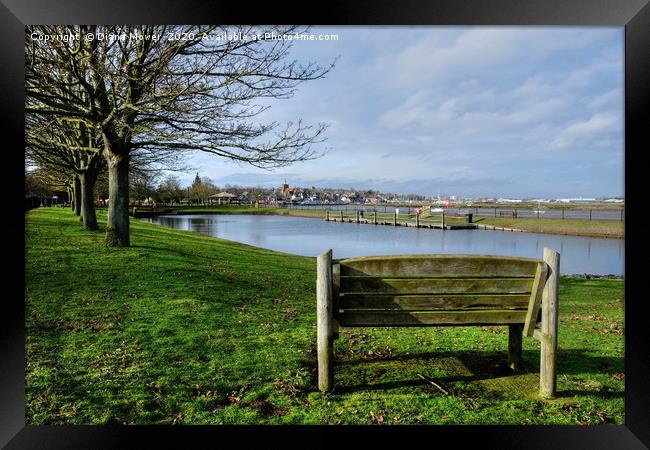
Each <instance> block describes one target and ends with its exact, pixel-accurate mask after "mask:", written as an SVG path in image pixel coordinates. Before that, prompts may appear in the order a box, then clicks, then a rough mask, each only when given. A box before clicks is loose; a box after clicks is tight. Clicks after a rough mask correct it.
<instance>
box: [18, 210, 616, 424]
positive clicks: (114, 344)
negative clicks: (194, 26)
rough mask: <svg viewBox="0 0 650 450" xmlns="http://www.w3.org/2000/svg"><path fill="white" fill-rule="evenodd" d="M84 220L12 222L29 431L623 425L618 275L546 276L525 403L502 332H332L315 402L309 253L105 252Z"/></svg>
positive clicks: (61, 217) (183, 243)
mask: <svg viewBox="0 0 650 450" xmlns="http://www.w3.org/2000/svg"><path fill="white" fill-rule="evenodd" d="M237 213H239V212H237ZM98 219H99V224H100V230H99V231H97V232H89V231H84V230H82V229H81V226H80V224H79V221H78V218H76V217H75V216H73V215H72V214H71V212H70V211H69V210H65V209H62V208H61V209H60V208H39V209H36V210H32V211H30V212H28V213H27V214H26V245H27V248H26V252H27V254H26V261H27V266H26V331H27V333H26V334H27V342H26V422H27V424H29V425H43V424H336V423H343V424H373V423H382V424H423V423H424V424H461V423H462V424H600V423H617V424H622V423H624V421H625V420H624V377H625V375H624V369H623V368H624V364H623V362H624V361H623V355H624V322H623V292H624V282H623V281H622V280H617V279H612V280H610V279H598V280H595V279H580V278H568V277H562V278H561V283H560V298H561V307H560V331H559V335H560V339H561V345H560V352H559V355H558V396H559V397H558V398H557V399H556V400H552V401H543V400H540V399H538V398H537V397H536V395H535V394H536V393H537V389H538V382H539V381H538V380H539V378H538V370H539V344H538V343H537V341H535V340H533V339H529V338H524V341H523V362H524V368H525V369H524V370H523V371H522V372H521V373H518V374H514V375H511V374H508V373H506V372H504V368H503V363H504V361H505V358H506V357H507V342H508V334H507V327H480V328H479V327H469V328H464V327H449V328H426V329H425V328H418V329H373V328H368V329H366V328H357V329H346V330H343V332H342V333H341V339H339V340H337V341H336V345H335V352H336V358H337V364H338V365H337V370H336V374H337V375H336V376H337V385H338V386H339V388H338V389H337V391H336V392H334V393H332V394H327V395H324V394H321V393H320V392H318V391H317V389H316V381H317V376H316V372H315V369H316V367H315V361H316V353H315V341H316V330H315V317H316V316H315V303H316V301H315V275H316V273H315V272H316V271H315V260H314V258H307V257H300V256H295V255H290V254H284V253H278V252H273V251H270V250H264V249H260V248H256V247H251V246H248V245H244V244H239V243H235V242H231V241H225V240H221V239H216V238H210V237H206V236H203V235H200V234H198V233H192V232H188V231H177V230H172V229H168V228H164V227H160V226H156V225H152V224H149V223H145V222H143V221H135V220H133V221H131V242H132V245H133V246H132V247H130V248H107V247H105V246H104V245H103V235H104V227H105V219H106V216H105V212H103V211H100V212H99V214H98ZM418 374H420V375H423V376H424V377H426V378H428V379H430V380H435V382H436V383H437V384H439V385H441V386H442V387H443V388H444V389H445V390H446V391H447V392H448V394H449V395H444V394H442V393H441V392H440V391H439V390H438V389H437V388H435V387H434V386H433V385H431V384H430V383H428V382H427V381H424V380H422V378H421V377H420V376H418Z"/></svg>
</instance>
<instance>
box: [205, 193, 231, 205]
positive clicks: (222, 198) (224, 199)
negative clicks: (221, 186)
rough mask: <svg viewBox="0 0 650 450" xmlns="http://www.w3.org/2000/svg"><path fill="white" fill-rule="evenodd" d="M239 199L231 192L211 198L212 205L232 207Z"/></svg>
mask: <svg viewBox="0 0 650 450" xmlns="http://www.w3.org/2000/svg"><path fill="white" fill-rule="evenodd" d="M236 198H237V196H236V195H235V194H231V193H230V192H219V193H218V194H214V195H211V196H210V197H209V202H210V204H213V203H216V204H217V205H230V204H231V203H233V201H234V200H235V199H236Z"/></svg>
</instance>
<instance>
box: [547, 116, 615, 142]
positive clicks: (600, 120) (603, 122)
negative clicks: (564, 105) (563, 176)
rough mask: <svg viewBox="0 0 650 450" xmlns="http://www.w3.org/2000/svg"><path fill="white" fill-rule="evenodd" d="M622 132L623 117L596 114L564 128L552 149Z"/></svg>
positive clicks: (554, 140)
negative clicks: (606, 134)
mask: <svg viewBox="0 0 650 450" xmlns="http://www.w3.org/2000/svg"><path fill="white" fill-rule="evenodd" d="M617 131H622V121H621V117H618V116H616V115H614V114H609V113H605V114H595V115H593V116H591V117H590V118H589V119H588V120H584V121H580V122H574V123H572V124H571V125H569V126H567V127H566V128H564V129H563V130H562V131H561V132H560V134H558V135H557V136H556V137H555V139H553V141H551V145H550V147H551V148H554V149H563V148H567V147H569V146H570V145H572V144H574V143H576V142H578V141H580V140H584V139H586V138H592V139H593V138H595V137H598V135H602V134H605V133H613V132H617Z"/></svg>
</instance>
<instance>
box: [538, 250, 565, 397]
mask: <svg viewBox="0 0 650 450" xmlns="http://www.w3.org/2000/svg"><path fill="white" fill-rule="evenodd" d="M544 261H546V263H547V264H548V268H549V274H548V278H547V280H546V284H545V285H544V291H543V293H542V323H541V333H540V334H541V339H540V342H541V344H542V345H541V352H540V369H539V393H540V395H541V396H542V397H546V398H553V397H555V391H556V375H555V361H556V355H557V328H558V327H557V325H558V298H559V288H560V254H559V253H557V252H555V251H553V250H551V249H548V248H545V249H544Z"/></svg>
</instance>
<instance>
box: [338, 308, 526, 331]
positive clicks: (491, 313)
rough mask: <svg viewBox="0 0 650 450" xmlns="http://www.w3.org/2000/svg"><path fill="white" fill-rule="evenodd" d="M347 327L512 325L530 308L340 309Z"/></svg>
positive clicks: (340, 315)
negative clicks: (479, 309) (437, 309)
mask: <svg viewBox="0 0 650 450" xmlns="http://www.w3.org/2000/svg"><path fill="white" fill-rule="evenodd" d="M338 319H339V322H340V324H341V325H342V326H345V327H391V326H394V327H405V326H425V325H431V326H443V325H508V324H518V323H521V324H523V323H524V320H525V319H526V311H525V310H521V311H513V310H488V311H367V310H366V311H355V310H348V311H344V312H343V313H340V314H339V316H338Z"/></svg>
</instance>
